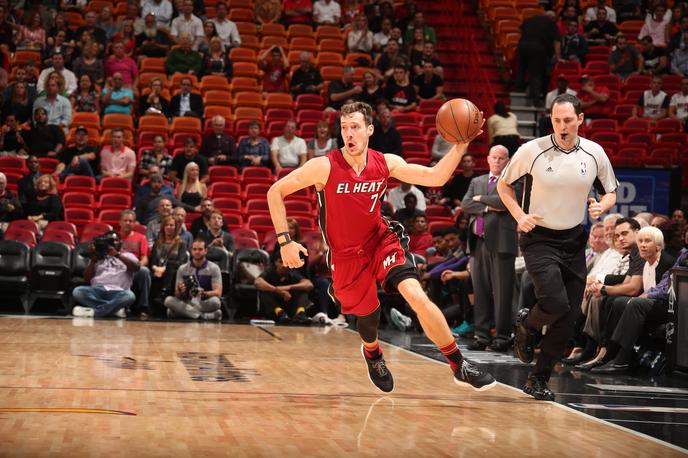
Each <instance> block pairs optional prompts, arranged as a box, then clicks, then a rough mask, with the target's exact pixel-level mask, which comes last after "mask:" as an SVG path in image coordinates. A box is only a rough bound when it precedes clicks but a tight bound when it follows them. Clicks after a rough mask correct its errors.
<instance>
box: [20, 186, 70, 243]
mask: <svg viewBox="0 0 688 458" xmlns="http://www.w3.org/2000/svg"><path fill="white" fill-rule="evenodd" d="M24 212H25V216H26V219H29V220H31V221H35V222H36V223H38V227H39V228H40V229H41V231H42V230H43V229H45V227H46V226H47V225H48V223H49V222H51V221H62V220H63V219H64V207H63V206H62V201H61V200H60V198H59V197H58V196H57V184H56V183H55V179H54V178H53V176H52V175H41V176H40V177H38V180H36V198H35V199H32V200H30V201H29V202H28V203H27V204H26V208H25V209H24Z"/></svg>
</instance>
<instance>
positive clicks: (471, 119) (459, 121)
mask: <svg viewBox="0 0 688 458" xmlns="http://www.w3.org/2000/svg"><path fill="white" fill-rule="evenodd" d="M484 123H485V120H484V119H483V112H482V111H480V110H479V109H478V107H476V106H475V105H474V104H473V102H471V101H470V100H466V99H451V100H449V101H447V102H445V103H444V105H442V106H441V107H440V109H439V110H437V116H436V117H435V125H436V126H437V132H439V133H440V135H442V138H444V139H445V140H446V141H448V142H449V143H459V144H460V143H470V142H471V141H472V140H473V139H475V138H476V137H477V136H478V135H480V134H482V133H483V130H482V128H483V124H484Z"/></svg>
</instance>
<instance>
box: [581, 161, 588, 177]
mask: <svg viewBox="0 0 688 458" xmlns="http://www.w3.org/2000/svg"><path fill="white" fill-rule="evenodd" d="M586 173H588V165H587V164H586V163H585V162H581V163H580V174H581V175H583V176H585V174H586Z"/></svg>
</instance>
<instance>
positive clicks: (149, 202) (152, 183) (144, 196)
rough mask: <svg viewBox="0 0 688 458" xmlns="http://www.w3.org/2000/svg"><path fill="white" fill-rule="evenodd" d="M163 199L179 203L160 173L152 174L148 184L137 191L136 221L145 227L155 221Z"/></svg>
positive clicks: (135, 198)
mask: <svg viewBox="0 0 688 458" xmlns="http://www.w3.org/2000/svg"><path fill="white" fill-rule="evenodd" d="M161 199H167V200H169V201H170V202H172V201H174V202H178V201H177V198H176V197H175V196H174V190H173V189H172V187H170V186H168V185H166V184H165V182H164V181H163V178H162V175H160V174H159V173H158V172H155V173H151V174H150V179H149V180H148V182H147V183H145V184H143V185H142V186H141V187H140V188H139V189H138V191H136V196H135V197H134V208H135V209H136V219H137V220H138V221H139V222H141V224H144V225H147V224H148V223H149V222H150V221H151V220H153V219H155V218H156V216H157V211H158V207H159V204H160V200H161Z"/></svg>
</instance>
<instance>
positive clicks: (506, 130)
mask: <svg viewBox="0 0 688 458" xmlns="http://www.w3.org/2000/svg"><path fill="white" fill-rule="evenodd" d="M494 111H495V114H493V115H492V116H490V117H489V118H487V134H488V135H489V136H490V147H492V146H495V145H504V146H506V148H507V149H508V150H509V157H511V156H513V155H514V153H515V152H516V150H517V149H518V147H519V146H520V144H521V136H520V135H519V133H518V118H516V115H515V114H513V113H512V112H510V111H509V110H508V108H507V106H506V104H505V103H504V102H501V101H499V102H497V103H495V104H494Z"/></svg>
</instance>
